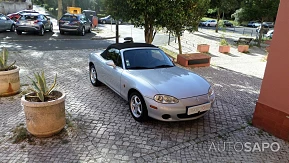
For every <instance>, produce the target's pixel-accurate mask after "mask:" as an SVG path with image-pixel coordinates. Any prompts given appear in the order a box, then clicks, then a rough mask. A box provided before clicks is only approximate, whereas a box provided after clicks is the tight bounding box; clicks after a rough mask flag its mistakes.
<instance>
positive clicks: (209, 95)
mask: <svg viewBox="0 0 289 163" xmlns="http://www.w3.org/2000/svg"><path fill="white" fill-rule="evenodd" d="M89 76H90V81H91V84H92V85H93V86H99V85H101V83H103V84H105V85H107V86H108V87H109V88H111V89H112V90H113V91H115V92H116V93H117V94H118V95H120V96H121V97H122V98H124V99H125V100H127V101H128V103H129V109H130V112H131V115H132V117H133V118H134V119H135V120H136V121H145V120H146V119H147V118H148V117H151V118H155V119H158V120H161V121H184V120H192V119H197V118H200V117H202V116H204V115H205V114H206V113H207V112H208V111H209V110H210V109H211V107H212V105H213V102H214V100H215V93H214V91H213V89H212V87H211V85H210V84H209V83H208V82H207V81H206V80H205V79H204V78H202V77H201V76H199V75H197V74H195V73H193V72H191V71H189V70H186V69H183V68H180V67H178V66H176V65H175V64H174V63H173V62H172V60H171V59H170V58H169V57H168V56H167V55H166V54H165V53H164V52H163V51H162V50H161V49H159V48H158V47H156V46H154V45H151V44H145V43H119V44H112V45H110V46H108V47H107V49H106V50H105V51H103V52H100V53H92V54H90V55H89Z"/></svg>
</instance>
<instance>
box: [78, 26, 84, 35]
mask: <svg viewBox="0 0 289 163" xmlns="http://www.w3.org/2000/svg"><path fill="white" fill-rule="evenodd" d="M79 35H80V36H84V35H85V28H84V27H82V28H81V31H80V32H79Z"/></svg>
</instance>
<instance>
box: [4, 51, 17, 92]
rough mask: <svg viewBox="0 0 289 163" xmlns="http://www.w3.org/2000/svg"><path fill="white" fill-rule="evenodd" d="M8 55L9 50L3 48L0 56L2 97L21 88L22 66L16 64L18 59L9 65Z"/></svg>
mask: <svg viewBox="0 0 289 163" xmlns="http://www.w3.org/2000/svg"><path fill="white" fill-rule="evenodd" d="M8 56H9V55H8V50H7V49H6V48H2V52H1V56H0V97H1V96H10V95H14V94H16V93H18V92H19V90H20V79H19V70H20V68H19V67H17V66H15V63H16V61H14V62H13V63H11V64H9V65H8V64H7V61H8Z"/></svg>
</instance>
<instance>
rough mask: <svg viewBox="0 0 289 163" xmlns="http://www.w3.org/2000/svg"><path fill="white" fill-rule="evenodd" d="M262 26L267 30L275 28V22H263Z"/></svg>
mask: <svg viewBox="0 0 289 163" xmlns="http://www.w3.org/2000/svg"><path fill="white" fill-rule="evenodd" d="M262 24H263V26H265V27H267V28H274V22H263V23H262Z"/></svg>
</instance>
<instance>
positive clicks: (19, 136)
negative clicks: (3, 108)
mask: <svg viewBox="0 0 289 163" xmlns="http://www.w3.org/2000/svg"><path fill="white" fill-rule="evenodd" d="M29 137H30V135H29V134H28V131H27V130H26V128H25V127H24V124H19V125H18V126H16V128H15V129H14V130H13V137H12V141H13V143H20V142H22V141H24V140H25V139H27V138H29Z"/></svg>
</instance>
